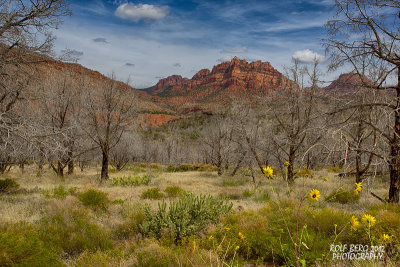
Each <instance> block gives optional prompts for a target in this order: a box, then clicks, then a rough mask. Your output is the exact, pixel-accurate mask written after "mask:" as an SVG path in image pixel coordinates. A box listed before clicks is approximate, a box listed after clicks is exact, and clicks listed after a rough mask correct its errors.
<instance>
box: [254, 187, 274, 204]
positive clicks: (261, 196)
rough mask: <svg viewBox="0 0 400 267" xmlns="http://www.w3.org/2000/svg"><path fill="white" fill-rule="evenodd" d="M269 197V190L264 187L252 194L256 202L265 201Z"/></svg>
mask: <svg viewBox="0 0 400 267" xmlns="http://www.w3.org/2000/svg"><path fill="white" fill-rule="evenodd" d="M270 199H271V195H270V193H269V191H267V190H266V189H264V190H262V191H257V192H256V193H255V194H254V200H255V201H256V202H266V201H268V200H270Z"/></svg>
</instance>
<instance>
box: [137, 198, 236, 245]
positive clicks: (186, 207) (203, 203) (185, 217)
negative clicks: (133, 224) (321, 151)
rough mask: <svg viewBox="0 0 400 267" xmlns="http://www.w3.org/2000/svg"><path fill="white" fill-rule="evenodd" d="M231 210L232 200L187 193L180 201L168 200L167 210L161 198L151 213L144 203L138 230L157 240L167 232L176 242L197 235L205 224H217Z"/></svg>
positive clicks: (203, 228)
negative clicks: (143, 218) (142, 219)
mask: <svg viewBox="0 0 400 267" xmlns="http://www.w3.org/2000/svg"><path fill="white" fill-rule="evenodd" d="M231 209H232V203H228V202H227V201H226V200H221V199H218V198H214V197H212V196H204V195H201V196H194V195H193V194H187V195H185V196H184V197H183V198H181V199H180V200H178V201H174V202H171V204H170V206H169V208H168V209H167V204H166V203H165V202H164V201H163V202H162V203H161V204H159V206H158V210H157V211H155V212H153V211H152V210H151V209H150V207H149V206H146V207H145V220H144V222H143V223H142V225H141V230H142V232H143V233H144V234H145V235H148V236H154V237H156V238H158V239H160V238H161V237H162V235H163V234H164V233H167V234H169V235H171V237H172V238H173V239H174V241H175V242H178V241H180V240H181V239H182V238H183V237H188V236H192V235H200V234H201V233H203V232H204V231H205V230H206V228H207V226H208V225H209V224H215V223H217V222H218V221H219V219H220V218H221V216H223V215H225V214H227V213H229V212H230V211H231Z"/></svg>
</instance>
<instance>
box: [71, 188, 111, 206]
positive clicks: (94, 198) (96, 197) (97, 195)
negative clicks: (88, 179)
mask: <svg viewBox="0 0 400 267" xmlns="http://www.w3.org/2000/svg"><path fill="white" fill-rule="evenodd" d="M78 199H79V200H80V201H81V202H82V204H83V205H84V206H85V207H89V208H92V209H94V210H103V211H106V210H107V209H108V205H109V204H110V200H109V199H108V197H107V193H105V192H102V191H98V190H95V189H89V190H87V191H86V192H83V193H80V194H79V195H78Z"/></svg>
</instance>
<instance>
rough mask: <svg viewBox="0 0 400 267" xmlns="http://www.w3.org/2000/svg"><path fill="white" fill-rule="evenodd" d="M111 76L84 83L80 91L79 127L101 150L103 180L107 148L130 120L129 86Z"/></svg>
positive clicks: (114, 141)
mask: <svg viewBox="0 0 400 267" xmlns="http://www.w3.org/2000/svg"><path fill="white" fill-rule="evenodd" d="M110 78H111V79H108V80H104V83H103V84H101V85H93V84H91V85H88V88H87V89H86V95H83V99H82V101H83V103H84V105H83V107H84V115H86V116H85V117H86V118H87V120H85V121H83V124H82V125H81V128H82V129H83V130H84V131H85V132H86V134H87V135H88V137H89V138H90V139H91V140H92V141H93V142H94V143H95V144H96V145H97V146H98V147H99V148H100V150H101V153H102V164H101V179H102V180H107V179H108V178H109V176H108V164H109V160H110V151H111V149H112V148H113V147H115V146H116V145H117V144H118V143H119V142H120V140H121V137H122V135H123V133H124V132H125V131H126V130H127V129H128V126H129V124H130V123H131V122H132V121H133V112H134V92H133V91H132V90H131V88H130V87H128V86H126V85H123V84H122V83H119V82H117V81H115V80H114V78H115V77H114V76H111V77H110Z"/></svg>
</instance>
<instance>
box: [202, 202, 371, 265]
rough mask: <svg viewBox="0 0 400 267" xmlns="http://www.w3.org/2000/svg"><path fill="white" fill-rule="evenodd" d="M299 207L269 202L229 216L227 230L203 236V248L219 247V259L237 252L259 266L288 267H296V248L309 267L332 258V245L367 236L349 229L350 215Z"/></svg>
mask: <svg viewBox="0 0 400 267" xmlns="http://www.w3.org/2000/svg"><path fill="white" fill-rule="evenodd" d="M298 205H299V203H293V202H291V201H281V202H279V203H275V202H272V201H269V202H268V204H267V206H266V207H264V208H262V209H259V210H257V211H251V210H249V211H242V212H239V213H236V214H230V215H229V216H227V217H226V218H225V219H224V221H223V224H224V227H221V228H217V229H216V230H214V231H213V232H210V233H209V234H208V235H207V236H204V237H203V238H202V240H201V245H202V247H204V248H206V249H213V248H214V247H215V246H216V244H217V245H218V247H219V252H220V256H221V257H222V256H224V255H226V257H227V258H228V259H229V258H232V257H233V256H234V255H235V253H236V254H238V255H239V256H240V258H243V259H247V260H248V261H253V262H256V263H258V264H259V265H263V263H270V262H275V263H276V264H278V265H285V266H297V262H296V254H295V247H301V250H300V252H299V254H298V256H299V259H300V260H301V261H302V262H304V263H305V265H306V266H310V265H315V264H316V262H317V261H320V262H322V259H324V257H325V259H326V260H330V259H331V258H332V257H331V255H330V257H327V256H328V254H329V249H330V245H331V244H332V243H333V242H335V244H340V243H342V244H344V243H348V242H345V241H349V242H350V243H348V244H359V242H360V244H363V242H364V236H365V233H364V236H363V237H359V235H360V233H355V232H354V233H352V231H351V230H350V225H349V222H350V218H351V214H349V213H346V212H344V211H341V210H335V209H329V208H324V209H317V210H316V209H314V208H308V207H303V208H302V209H301V211H300V213H299V214H298V213H297V207H298ZM297 225H298V228H297ZM297 229H299V230H298V233H297V234H296V231H297ZM340 232H341V233H340ZM335 233H336V234H337V237H336V235H335ZM339 233H340V234H339ZM296 237H297V240H296ZM345 238H347V239H345ZM335 239H336V240H335ZM295 243H297V244H295ZM237 247H238V249H237V250H236V249H235V248H237ZM324 255H325V256H324ZM325 263H326V262H325ZM328 265H329V264H328Z"/></svg>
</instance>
